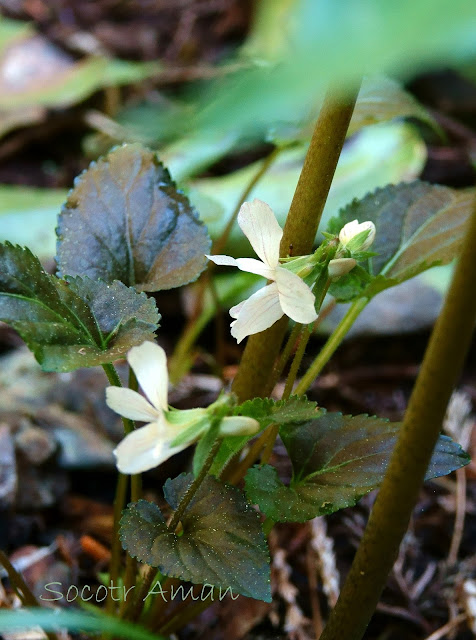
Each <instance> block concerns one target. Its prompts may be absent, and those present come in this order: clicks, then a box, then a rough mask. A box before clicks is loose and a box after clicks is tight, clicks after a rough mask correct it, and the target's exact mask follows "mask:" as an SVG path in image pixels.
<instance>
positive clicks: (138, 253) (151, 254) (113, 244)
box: [57, 144, 211, 291]
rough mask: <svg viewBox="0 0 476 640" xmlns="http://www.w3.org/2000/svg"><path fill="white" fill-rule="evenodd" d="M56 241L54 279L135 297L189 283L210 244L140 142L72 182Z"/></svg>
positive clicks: (119, 150)
mask: <svg viewBox="0 0 476 640" xmlns="http://www.w3.org/2000/svg"><path fill="white" fill-rule="evenodd" d="M57 235H58V255H57V262H58V269H59V272H60V274H68V275H73V276H76V275H79V276H88V277H89V278H91V279H92V280H98V279H101V280H104V281H106V282H112V281H113V280H120V281H121V282H123V283H124V284H126V285H127V286H130V287H132V286H135V287H136V288H137V289H139V290H142V291H159V290H161V289H171V288H174V287H179V286H181V285H183V284H186V283H188V282H191V281H192V280H195V279H196V278H197V277H198V276H199V274H200V273H201V272H202V271H203V269H204V268H205V266H206V258H205V255H204V254H206V253H209V250H210V244H211V243H210V238H209V236H208V233H207V230H206V227H205V226H204V225H203V224H202V223H201V222H200V221H199V219H198V216H197V213H196V212H195V210H194V209H193V207H192V206H191V205H190V203H189V201H188V199H187V198H186V197H185V196H184V195H183V194H182V193H181V192H180V191H178V190H177V189H176V187H175V185H174V183H173V182H172V181H171V179H170V176H169V174H168V172H167V170H166V169H164V167H163V166H162V165H161V164H160V162H159V161H158V159H157V156H156V155H155V153H154V152H152V151H150V150H148V149H145V148H143V147H141V146H140V145H139V144H131V145H124V146H122V147H118V148H116V149H114V150H113V151H111V152H110V153H109V154H108V155H107V156H105V157H104V158H101V159H100V160H98V161H97V162H93V163H92V164H91V165H90V167H89V169H87V171H85V172H84V173H82V174H81V175H80V176H79V177H78V178H77V179H76V181H75V186H74V188H73V190H72V191H71V192H70V194H69V196H68V200H67V201H66V204H65V205H64V206H63V209H62V211H61V214H60V216H59V221H58V228H57Z"/></svg>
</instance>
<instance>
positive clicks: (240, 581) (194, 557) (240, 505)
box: [120, 474, 271, 602]
mask: <svg viewBox="0 0 476 640" xmlns="http://www.w3.org/2000/svg"><path fill="white" fill-rule="evenodd" d="M192 481H193V476H192V475H190V474H181V475H180V476H178V477H177V478H174V479H173V480H170V479H169V480H167V482H166V483H165V485H164V495H165V498H166V500H167V502H168V503H169V504H170V506H171V507H172V508H173V509H176V508H177V506H178V504H179V502H180V500H181V498H182V496H183V495H184V493H185V492H186V490H187V489H188V487H189V486H190V484H191V482H192ZM181 522H182V526H183V533H182V534H181V535H180V536H178V535H176V534H175V533H174V532H172V531H170V530H169V529H167V526H166V523H165V520H164V517H163V515H162V513H161V511H160V509H159V508H158V507H157V506H156V505H154V504H152V503H150V502H146V501H145V500H139V502H135V503H132V504H130V505H129V506H128V507H127V509H125V511H124V512H123V517H122V520H121V533H120V536H121V540H122V546H123V547H124V549H126V550H127V551H128V552H129V553H130V555H131V556H133V557H135V558H137V559H138V560H140V561H141V562H145V563H147V564H149V565H151V566H153V567H158V568H159V569H160V571H161V572H162V573H165V574H166V575H168V576H172V577H174V578H180V579H182V580H185V581H189V582H193V583H195V584H205V583H206V584H211V585H214V586H216V587H221V588H222V589H227V588H228V587H230V588H231V589H232V591H236V592H237V593H240V594H242V595H244V596H249V597H251V598H256V599H257V600H264V601H265V602H270V601H271V589H270V568H269V555H268V549H267V545H266V540H265V538H264V535H263V532H262V529H261V524H260V521H259V516H258V514H257V513H256V511H255V510H254V509H253V508H252V506H251V505H249V504H248V503H247V502H246V500H245V497H244V495H243V494H242V493H241V491H239V490H238V489H237V488H236V487H233V486H231V485H225V484H222V483H221V482H219V481H218V480H216V479H215V478H213V477H212V476H207V477H206V478H205V480H204V482H203V483H202V484H201V486H200V488H199V489H198V491H197V493H196V494H195V496H194V497H193V499H192V501H191V502H190V504H189V506H188V507H187V509H186V510H185V513H184V515H183V517H182V520H181Z"/></svg>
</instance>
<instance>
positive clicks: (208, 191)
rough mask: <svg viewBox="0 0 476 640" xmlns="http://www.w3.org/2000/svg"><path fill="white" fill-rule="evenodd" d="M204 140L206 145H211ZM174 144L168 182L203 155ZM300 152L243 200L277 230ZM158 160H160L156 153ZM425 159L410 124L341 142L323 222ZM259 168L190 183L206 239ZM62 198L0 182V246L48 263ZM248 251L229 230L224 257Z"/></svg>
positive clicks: (412, 173) (405, 176)
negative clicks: (269, 211)
mask: <svg viewBox="0 0 476 640" xmlns="http://www.w3.org/2000/svg"><path fill="white" fill-rule="evenodd" d="M206 142H207V145H208V147H210V145H211V144H212V142H213V141H211V140H207V141H206ZM181 144H182V147H183V149H182V151H180V149H179V146H176V147H174V148H172V147H168V148H167V153H169V152H170V155H169V156H167V158H168V160H167V164H168V166H170V167H174V170H173V172H172V174H173V175H174V176H175V177H177V171H178V172H179V173H181V172H183V171H185V174H186V173H187V171H188V169H190V168H191V167H192V165H191V164H189V163H190V162H191V163H192V164H193V163H194V161H195V160H196V161H197V162H200V161H201V160H203V157H204V154H205V155H207V152H206V151H204V148H203V147H200V146H197V147H196V148H195V147H194V148H190V140H189V139H188V138H185V139H184V140H183V141H181ZM220 144H221V145H222V148H223V145H224V141H223V140H221V142H220ZM197 145H198V142H197ZM212 146H213V145H212ZM189 152H190V153H192V155H189ZM305 152H306V149H305V147H304V146H302V147H299V148H298V149H296V150H294V151H283V152H282V153H281V154H280V156H279V158H278V159H277V161H276V162H275V164H273V165H272V166H271V169H270V170H269V172H268V173H267V174H266V175H265V176H264V177H263V178H262V179H261V181H260V182H259V184H258V185H257V187H256V188H255V189H254V190H253V192H252V193H251V195H250V199H253V198H255V197H258V198H261V199H262V200H265V201H266V202H268V203H269V204H270V206H271V207H272V208H273V210H274V211H275V213H276V215H277V216H278V219H279V221H280V224H281V226H283V224H284V221H285V219H286V215H287V210H288V207H289V203H290V202H291V200H292V196H293V193H294V189H295V187H296V184H297V180H298V177H299V173H300V170H301V166H302V163H303V161H304V156H305ZM194 153H195V154H196V157H195V160H194V155H193V154H194ZM174 154H176V155H174ZM200 154H201V155H200ZM161 158H162V159H164V158H163V156H162V152H161ZM425 158H426V151H425V145H424V143H423V141H422V139H421V137H420V135H419V134H418V132H417V130H416V128H415V127H413V126H411V125H408V124H402V123H392V124H384V125H377V126H371V127H367V128H366V129H363V130H362V131H361V132H360V133H359V134H358V135H357V136H355V137H354V138H352V140H351V141H349V142H348V143H347V144H346V146H345V148H344V151H343V153H342V155H341V158H340V160H339V165H338V168H337V172H336V176H335V179H334V182H333V185H332V187H331V191H330V194H329V199H328V202H327V205H326V208H325V211H324V215H323V225H324V226H325V224H326V221H327V220H329V218H330V217H332V216H333V215H335V214H336V212H337V211H338V210H339V209H340V208H341V207H343V206H345V205H346V204H347V203H348V202H350V201H351V200H352V199H353V198H356V197H364V196H365V194H367V193H368V192H369V191H373V190H374V189H376V188H377V187H383V186H385V185H386V184H388V183H389V182H392V183H398V182H401V181H402V180H413V179H414V178H415V177H417V176H418V175H419V173H420V172H421V170H422V168H423V165H424V163H425ZM169 163H172V164H171V165H170V164H169ZM258 165H259V163H253V164H252V165H250V166H249V167H246V168H245V169H241V170H239V171H236V172H234V173H231V174H229V175H227V176H223V177H219V178H203V179H200V180H195V181H194V182H192V188H191V191H190V193H189V197H190V199H191V201H192V204H193V205H194V206H195V208H196V209H197V210H198V211H199V212H200V217H201V219H202V220H203V221H204V223H205V224H206V225H207V226H208V230H209V232H210V235H211V236H212V238H213V239H216V238H217V237H219V235H220V234H221V233H222V231H223V229H224V227H225V225H226V221H227V220H228V218H229V216H230V215H231V212H232V211H233V209H234V207H235V206H236V202H237V200H238V198H239V197H240V194H241V193H242V191H243V189H244V188H245V186H246V184H248V183H249V181H250V180H251V178H252V176H253V175H254V174H255V172H256V171H257V170H258ZM187 167H188V169H187ZM66 198H67V192H66V191H63V190H60V189H32V188H28V187H18V186H12V185H0V241H2V240H3V241H4V240H10V241H11V242H13V243H15V244H20V245H25V246H27V247H30V249H31V250H32V252H33V253H34V254H36V255H38V256H39V257H40V259H47V258H51V257H52V256H53V255H54V253H55V234H54V229H55V226H56V220H57V213H58V211H59V210H60V208H61V205H62V203H63V202H64V201H65V200H66ZM323 228H324V227H323ZM249 251H250V245H249V243H248V242H247V240H246V239H245V238H244V236H243V234H242V233H241V231H240V229H239V228H238V226H237V225H235V227H234V229H233V231H232V235H231V239H230V242H229V243H228V246H227V248H226V252H227V253H229V254H230V255H234V256H244V255H246V253H244V252H248V253H249ZM213 309H214V306H213Z"/></svg>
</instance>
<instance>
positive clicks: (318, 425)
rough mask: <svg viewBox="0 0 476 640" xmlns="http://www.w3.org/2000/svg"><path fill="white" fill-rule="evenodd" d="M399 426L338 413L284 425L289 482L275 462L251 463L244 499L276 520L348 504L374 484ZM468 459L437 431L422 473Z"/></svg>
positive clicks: (382, 471)
mask: <svg viewBox="0 0 476 640" xmlns="http://www.w3.org/2000/svg"><path fill="white" fill-rule="evenodd" d="M400 427H401V423H398V422H388V421H386V420H382V419H381V418H376V417H369V416H366V415H360V416H343V415H342V414H340V413H326V414H324V415H322V416H321V417H319V418H318V419H317V420H311V421H308V422H305V423H302V424H298V425H289V426H286V427H283V428H282V429H281V431H280V434H281V437H282V439H283V442H284V445H285V447H286V449H287V451H288V454H289V457H290V458H291V462H292V466H293V478H292V481H291V484H290V486H289V487H287V486H285V485H284V484H283V483H282V482H281V480H280V479H279V477H278V474H277V471H276V469H275V468H274V467H271V466H269V465H264V466H263V467H258V466H255V467H253V468H252V469H250V470H249V471H248V474H247V476H246V494H247V496H248V499H249V500H250V501H251V502H253V503H255V504H257V505H258V506H259V507H260V509H261V511H263V512H264V513H265V514H266V515H267V516H268V517H270V518H272V519H273V520H276V521H280V522H304V521H306V520H310V519H311V518H314V517H316V516H320V515H324V514H326V513H333V512H334V511H337V510H339V509H343V508H344V507H349V506H352V505H354V504H355V503H356V502H357V501H358V500H359V499H360V498H361V497H362V496H363V495H365V494H366V493H368V492H369V491H372V489H375V488H376V487H378V486H379V484H380V482H381V481H382V479H383V476H384V474H385V470H386V468H387V465H388V461H389V459H390V455H391V453H392V451H393V448H394V446H395V442H396V439H397V436H398V431H399V429H400ZM468 462H469V457H468V455H467V454H466V453H465V452H464V451H463V449H462V448H461V447H460V446H459V445H458V444H457V443H455V442H453V441H452V440H451V439H450V438H448V437H447V436H440V438H439V440H438V443H437V445H436V448H435V451H434V453H433V457H432V459H431V463H430V466H429V468H428V471H427V474H426V478H427V479H429V478H435V477H438V476H442V475H446V474H448V473H450V472H451V471H454V470H455V469H459V468H460V467H462V466H464V465H465V464H468Z"/></svg>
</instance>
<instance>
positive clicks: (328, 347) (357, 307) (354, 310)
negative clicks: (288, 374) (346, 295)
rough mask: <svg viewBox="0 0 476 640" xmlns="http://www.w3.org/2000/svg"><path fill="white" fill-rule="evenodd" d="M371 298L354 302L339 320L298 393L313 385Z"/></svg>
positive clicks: (297, 389) (299, 386) (296, 390)
mask: <svg viewBox="0 0 476 640" xmlns="http://www.w3.org/2000/svg"><path fill="white" fill-rule="evenodd" d="M368 302H369V300H368V298H359V299H358V300H356V301H355V302H353V303H352V305H351V306H350V308H349V309H348V311H347V313H346V314H345V316H344V317H343V318H342V320H341V321H340V322H339V324H338V325H337V327H336V328H335V330H334V332H333V333H332V334H331V335H330V337H329V339H328V340H327V342H326V344H325V345H324V346H323V347H322V349H321V351H320V352H319V355H318V356H317V357H316V359H315V360H314V362H313V363H312V364H311V366H310V367H309V369H308V370H307V371H306V373H305V374H304V375H303V377H302V378H301V380H300V381H299V384H298V385H297V387H296V388H295V390H294V392H295V393H296V395H298V396H299V395H301V394H303V393H306V391H307V390H308V389H309V387H310V386H311V385H312V383H313V382H314V380H315V379H316V378H317V376H318V375H319V374H320V372H321V371H322V369H323V368H324V367H325V365H326V364H327V363H328V362H329V360H330V358H331V357H332V355H333V354H334V352H335V350H336V349H337V347H338V346H339V345H340V343H341V342H342V340H343V339H344V338H345V336H346V335H347V333H348V332H349V330H350V328H351V327H352V325H353V324H354V322H355V320H356V318H357V317H358V316H359V314H360V313H361V312H362V310H363V309H364V308H365V307H366V305H367V304H368Z"/></svg>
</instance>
